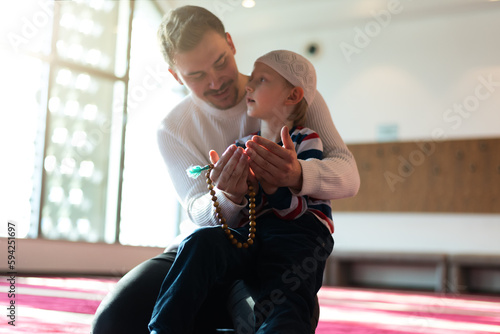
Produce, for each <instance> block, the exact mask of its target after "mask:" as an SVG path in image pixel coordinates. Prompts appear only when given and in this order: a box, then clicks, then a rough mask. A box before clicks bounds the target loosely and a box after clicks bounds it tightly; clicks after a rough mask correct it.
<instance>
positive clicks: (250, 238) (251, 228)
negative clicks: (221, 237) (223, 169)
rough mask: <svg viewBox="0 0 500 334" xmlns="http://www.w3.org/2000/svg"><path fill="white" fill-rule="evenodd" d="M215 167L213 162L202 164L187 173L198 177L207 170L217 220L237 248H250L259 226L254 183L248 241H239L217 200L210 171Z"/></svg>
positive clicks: (249, 205)
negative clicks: (256, 218)
mask: <svg viewBox="0 0 500 334" xmlns="http://www.w3.org/2000/svg"><path fill="white" fill-rule="evenodd" d="M213 168H214V165H213V164H209V165H206V166H204V167H202V166H193V167H190V168H188V170H187V173H188V175H189V176H190V177H192V178H197V177H198V176H199V175H200V174H201V173H202V172H203V171H207V172H206V174H205V176H206V178H207V185H208V186H207V187H208V190H210V195H211V196H212V201H213V206H214V208H215V215H216V217H217V220H218V221H219V224H220V226H221V227H222V229H223V230H224V233H225V234H226V236H227V238H228V239H229V241H230V242H231V243H232V244H233V245H235V246H236V247H237V248H242V247H243V248H248V247H249V246H250V245H252V244H253V239H254V238H255V232H256V231H257V229H256V228H255V227H256V226H257V223H256V222H255V191H254V189H253V186H252V185H248V197H249V200H248V212H249V220H250V222H249V223H248V225H249V228H248V239H247V241H246V242H243V243H241V242H239V241H238V240H237V239H236V238H235V237H234V235H233V233H232V232H231V230H230V229H229V227H228V225H227V222H226V219H225V218H224V217H222V213H221V208H220V207H219V202H218V201H217V196H215V190H214V186H213V184H212V179H210V173H211V172H212V169H213Z"/></svg>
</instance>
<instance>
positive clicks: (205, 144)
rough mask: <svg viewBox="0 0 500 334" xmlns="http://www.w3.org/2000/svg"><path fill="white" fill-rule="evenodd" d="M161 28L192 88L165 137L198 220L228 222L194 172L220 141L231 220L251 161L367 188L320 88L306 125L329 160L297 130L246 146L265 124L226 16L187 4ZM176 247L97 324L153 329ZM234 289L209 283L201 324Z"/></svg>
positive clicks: (219, 171)
mask: <svg viewBox="0 0 500 334" xmlns="http://www.w3.org/2000/svg"><path fill="white" fill-rule="evenodd" d="M158 36H159V40H160V44H161V48H162V52H163V53H164V56H165V59H166V61H167V62H168V64H169V71H170V73H171V74H172V75H173V76H174V77H175V78H176V80H177V81H178V82H179V83H180V84H182V85H186V86H187V87H188V88H189V90H190V92H191V93H190V94H189V95H188V96H187V97H186V98H185V99H184V100H183V101H181V102H180V103H179V105H177V106H176V107H175V108H174V109H173V110H172V111H171V112H169V113H168V115H167V116H166V118H165V119H164V121H163V122H162V124H161V126H160V128H159V131H158V143H159V147H160V151H161V153H162V155H163V157H164V160H165V163H166V165H167V169H168V172H169V175H170V177H171V179H172V182H173V184H174V187H175V189H176V192H177V195H178V197H179V199H180V201H181V203H182V205H183V207H184V208H186V210H187V212H188V215H189V217H190V219H191V220H192V221H193V222H194V223H195V224H197V225H198V226H211V225H217V224H218V221H217V218H216V216H215V215H214V213H213V206H212V199H211V198H212V196H211V195H210V194H209V193H208V191H207V188H206V183H205V180H203V178H199V179H196V180H195V179H191V178H189V177H188V176H187V174H186V168H188V167H189V166H191V165H205V164H207V162H208V161H207V160H208V158H209V157H208V152H209V151H210V150H213V151H212V152H211V153H210V160H211V161H212V162H214V163H215V167H214V169H213V170H212V173H211V179H212V181H213V185H214V186H215V191H216V196H217V198H218V202H219V207H220V208H221V210H222V215H223V216H224V217H225V218H226V219H227V221H229V222H236V221H237V220H238V217H239V216H240V215H241V212H242V209H244V208H245V207H246V204H247V203H246V200H245V194H246V192H247V189H248V185H247V178H248V173H249V167H250V168H251V169H252V171H253V172H254V173H255V176H256V178H257V179H258V180H260V181H265V182H266V183H268V184H271V185H274V186H277V187H289V188H290V189H291V190H292V192H294V193H295V194H298V195H301V196H302V195H311V196H313V197H315V198H319V199H338V198H345V197H350V196H353V195H355V194H356V193H357V191H358V188H359V174H358V171H357V167H356V163H355V160H354V158H353V157H352V154H351V153H350V152H349V150H348V149H347V147H346V146H345V144H344V142H343V141H342V139H341V137H340V135H339V134H338V132H337V130H336V129H335V126H334V124H333V121H332V119H331V116H330V113H329V111H328V108H327V106H326V104H325V102H324V100H323V98H322V97H321V95H320V94H319V93H318V92H317V94H316V97H315V99H314V102H313V103H312V104H311V105H310V106H309V112H308V121H307V122H306V126H307V127H310V128H312V129H314V130H315V131H316V132H318V134H319V135H320V137H321V138H322V140H323V144H324V159H323V160H321V161H319V160H308V161H300V160H297V157H296V153H295V149H294V146H293V142H292V141H291V138H290V137H289V136H288V134H287V133H283V138H282V140H283V143H284V146H283V147H280V146H278V145H277V144H275V143H273V142H272V141H269V140H266V139H263V138H260V137H259V138H256V139H254V140H253V141H252V142H249V143H248V146H247V151H246V154H244V152H243V150H242V149H237V148H236V147H235V146H232V145H231V144H232V143H233V142H234V141H235V140H236V139H237V138H241V137H243V136H244V135H246V134H248V133H253V132H255V131H257V130H258V128H259V123H258V121H257V120H256V119H252V118H249V117H248V116H247V114H246V101H245V99H244V97H245V85H246V83H247V81H248V77H247V76H245V75H243V74H241V73H239V72H238V69H237V66H236V63H235V59H234V55H235V53H236V48H235V46H234V43H233V41H232V38H231V36H230V35H229V33H227V32H225V29H224V26H223V25H222V22H220V20H219V19H218V18H217V17H215V16H214V15H213V14H212V13H210V12H209V11H207V10H205V9H203V8H201V7H196V6H184V7H180V8H177V9H175V10H173V11H171V12H169V14H167V16H166V17H165V18H164V20H163V22H162V24H161V26H160V28H159V31H158ZM220 152H223V154H222V155H221V156H220V157H219V155H218V153H220ZM247 155H248V156H249V158H248V156H247ZM233 226H234V225H233ZM257 233H258V232H257ZM170 249H174V248H170ZM235 251H236V250H235ZM174 257H175V251H174V252H167V253H164V254H161V255H159V256H158V257H156V258H154V259H151V260H148V261H146V262H145V263H143V264H141V265H139V266H138V267H136V268H135V269H133V270H132V271H131V272H130V273H128V274H127V275H126V276H124V278H123V279H122V280H121V281H120V282H119V284H118V285H117V288H116V289H115V291H114V292H113V293H112V294H111V295H110V296H108V297H107V298H106V300H105V301H103V303H102V304H101V306H100V308H99V310H98V311H97V313H96V319H95V321H94V327H93V330H94V333H95V334H98V333H107V334H112V333H147V332H148V331H147V324H148V322H149V320H150V316H151V312H152V310H153V306H154V303H155V301H156V295H157V293H158V291H159V289H160V286H161V284H162V281H163V277H165V275H166V273H167V272H168V270H169V268H170V266H171V264H172V262H173V260H174ZM228 293H229V292H228V291H227V288H221V289H215V290H214V291H210V292H209V293H208V296H207V301H206V305H205V307H203V308H202V309H201V310H200V311H199V312H198V319H199V320H198V321H197V324H196V325H197V329H196V330H197V332H198V333H209V330H213V328H216V327H217V326H218V324H219V323H221V322H222V323H223V322H224V321H226V322H227V320H228V315H227V314H226V312H222V311H221V310H225V309H226V306H225V303H226V299H227V294H228ZM138 305H140V306H139V307H138Z"/></svg>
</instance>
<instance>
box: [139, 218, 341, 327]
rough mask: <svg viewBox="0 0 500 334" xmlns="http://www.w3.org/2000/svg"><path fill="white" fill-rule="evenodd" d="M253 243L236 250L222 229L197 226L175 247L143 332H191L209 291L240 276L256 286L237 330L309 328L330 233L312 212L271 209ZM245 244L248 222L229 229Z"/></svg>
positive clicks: (329, 245)
mask: <svg viewBox="0 0 500 334" xmlns="http://www.w3.org/2000/svg"><path fill="white" fill-rule="evenodd" d="M256 228H257V233H256V237H255V239H254V244H253V245H252V246H250V247H249V248H248V249H243V248H241V249H237V248H236V247H235V246H234V245H232V244H231V243H230V242H229V241H228V239H227V237H226V235H225V233H224V231H223V230H222V229H221V228H220V227H218V226H216V227H203V228H200V229H198V230H197V231H195V232H194V233H193V234H191V235H190V236H189V237H187V238H186V239H185V240H184V241H183V242H182V243H181V245H180V247H179V251H178V254H177V257H176V260H175V262H174V263H173V265H172V267H171V269H170V271H169V273H168V274H167V276H166V277H165V280H164V281H163V285H162V287H161V290H160V293H159V295H158V299H157V301H156V305H155V308H154V310H153V315H152V318H151V322H150V323H149V329H150V330H151V331H152V332H153V333H158V334H165V333H168V334H182V333H190V331H191V329H192V328H193V325H194V324H193V322H194V321H195V316H196V314H197V312H198V310H199V308H200V305H201V304H202V303H203V301H204V300H205V298H206V296H207V292H208V291H209V290H210V289H212V288H213V287H214V286H216V285H219V284H228V285H230V284H232V282H233V281H234V280H235V279H244V280H245V282H247V283H248V284H249V285H250V286H251V287H252V291H256V293H255V294H254V295H253V297H254V299H255V307H254V319H236V323H235V324H234V326H235V328H238V329H239V330H240V332H242V333H245V332H248V333H251V329H252V328H251V327H250V326H252V325H253V324H254V323H255V327H256V328H255V330H256V333H258V334H261V333H273V334H275V333H286V334H293V333H297V334H304V333H310V332H311V328H310V327H311V322H310V319H311V315H312V312H313V308H314V303H315V299H314V298H315V295H316V293H317V292H318V290H319V288H320V287H321V283H322V279H323V271H324V267H325V263H326V260H327V258H328V256H329V255H330V253H331V251H332V249H333V239H332V236H331V235H330V232H329V231H328V229H327V228H326V226H324V225H323V224H322V223H321V222H320V221H318V220H317V219H316V217H315V216H314V215H312V214H310V213H306V214H304V215H302V216H301V217H300V218H299V219H296V220H294V221H284V220H280V219H278V218H277V217H276V216H274V214H273V213H269V214H267V215H265V216H262V217H259V218H258V220H257V226H256ZM233 234H234V235H235V237H237V238H239V239H241V241H245V240H246V239H247V234H248V227H246V226H245V227H241V228H237V229H235V230H233Z"/></svg>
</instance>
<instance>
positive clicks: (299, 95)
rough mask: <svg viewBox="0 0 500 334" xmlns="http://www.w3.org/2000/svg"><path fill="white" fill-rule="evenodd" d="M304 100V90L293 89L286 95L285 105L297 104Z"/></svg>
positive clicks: (300, 88) (299, 88)
mask: <svg viewBox="0 0 500 334" xmlns="http://www.w3.org/2000/svg"><path fill="white" fill-rule="evenodd" d="M303 98H304V90H303V89H302V87H293V88H292V90H291V91H290V94H288V97H287V99H286V101H285V105H292V104H297V103H299V102H300V101H302V99H303Z"/></svg>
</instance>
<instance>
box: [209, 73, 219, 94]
mask: <svg viewBox="0 0 500 334" xmlns="http://www.w3.org/2000/svg"><path fill="white" fill-rule="evenodd" d="M208 84H209V86H210V89H214V90H218V89H219V88H220V87H221V86H222V80H221V79H220V75H218V74H217V72H215V71H212V72H210V73H208Z"/></svg>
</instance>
